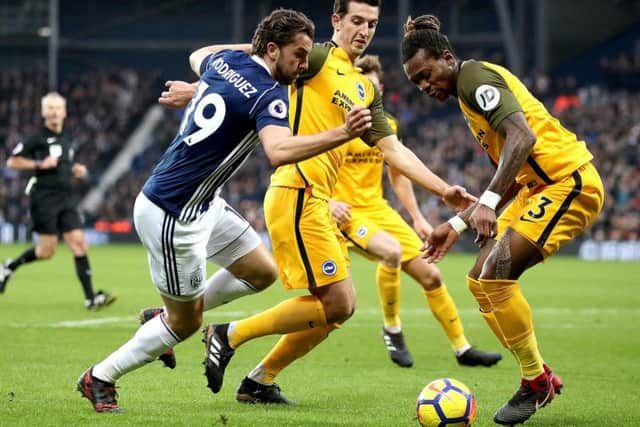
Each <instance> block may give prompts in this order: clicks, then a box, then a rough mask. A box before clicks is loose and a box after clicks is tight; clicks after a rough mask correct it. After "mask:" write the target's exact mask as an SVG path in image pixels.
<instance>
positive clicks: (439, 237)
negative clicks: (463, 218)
mask: <svg viewBox="0 0 640 427" xmlns="http://www.w3.org/2000/svg"><path fill="white" fill-rule="evenodd" d="M458 236H459V234H458V233H456V231H455V230H454V229H453V228H452V227H451V224H449V223H448V222H444V223H442V224H440V225H439V226H437V227H436V228H435V229H434V230H433V232H432V233H431V235H429V239H428V240H427V243H426V246H425V247H424V248H423V249H424V254H422V258H425V259H426V260H427V262H428V263H435V262H439V261H440V260H442V258H444V256H445V255H446V254H447V252H448V251H449V249H451V246H453V244H454V243H455V242H456V240H458Z"/></svg>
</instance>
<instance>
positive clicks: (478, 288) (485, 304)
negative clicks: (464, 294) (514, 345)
mask: <svg viewBox="0 0 640 427" xmlns="http://www.w3.org/2000/svg"><path fill="white" fill-rule="evenodd" d="M467 286H468V287H469V290H470V291H471V293H472V294H473V296H474V297H475V299H476V301H477V302H478V305H479V306H480V315H481V316H482V318H483V319H484V320H485V322H487V325H489V328H490V329H491V331H493V334H494V335H495V336H496V338H498V341H500V343H501V344H502V346H503V347H504V348H506V349H509V345H508V344H507V341H506V340H505V338H504V334H503V333H502V329H500V325H498V321H497V320H496V316H495V315H494V314H493V307H491V302H490V301H489V298H488V297H487V294H486V293H485V292H484V291H483V290H482V285H480V282H479V281H478V280H476V279H474V278H472V277H469V276H467Z"/></svg>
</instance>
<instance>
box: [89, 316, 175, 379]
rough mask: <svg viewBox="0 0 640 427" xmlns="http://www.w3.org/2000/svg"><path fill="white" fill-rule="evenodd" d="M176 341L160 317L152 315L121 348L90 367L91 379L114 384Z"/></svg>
mask: <svg viewBox="0 0 640 427" xmlns="http://www.w3.org/2000/svg"><path fill="white" fill-rule="evenodd" d="M179 342H180V339H179V338H178V336H177V335H176V334H175V333H174V332H173V331H172V330H171V329H170V328H169V326H168V325H167V324H166V323H165V320H164V315H161V316H156V317H154V318H153V319H151V320H149V321H148V322H146V323H145V324H144V325H142V326H140V328H139V329H138V332H136V334H135V335H134V336H133V338H131V339H130V340H129V341H128V342H126V343H125V344H124V345H123V346H122V347H120V348H119V349H117V350H116V351H115V352H113V353H111V355H109V357H107V358H106V359H104V360H103V361H102V362H100V363H98V364H97V365H95V366H94V367H93V376H94V377H96V378H98V379H100V380H102V381H106V382H108V383H112V384H114V383H115V382H116V381H117V380H118V378H120V377H121V376H123V375H124V374H126V373H127V372H131V371H133V370H134V369H137V368H139V367H140V366H142V365H146V364H147V363H150V362H153V361H154V360H156V358H157V357H158V356H160V355H161V354H162V353H164V352H165V351H167V350H169V349H170V348H173V347H174V346H175V345H176V344H178V343H179Z"/></svg>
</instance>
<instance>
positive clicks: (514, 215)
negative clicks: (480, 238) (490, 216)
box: [497, 163, 604, 258]
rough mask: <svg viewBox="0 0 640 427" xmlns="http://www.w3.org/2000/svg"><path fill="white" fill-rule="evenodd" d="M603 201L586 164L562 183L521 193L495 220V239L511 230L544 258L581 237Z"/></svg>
mask: <svg viewBox="0 0 640 427" xmlns="http://www.w3.org/2000/svg"><path fill="white" fill-rule="evenodd" d="M603 202H604V188H603V186H602V180H601V179H600V175H599V174H598V171H597V170H596V168H595V166H593V164H592V163H587V164H586V165H583V166H581V167H580V168H579V169H578V170H576V171H575V172H574V173H573V174H572V175H570V176H568V177H567V178H565V179H564V180H562V181H559V182H556V183H553V184H550V185H542V186H538V187H534V188H532V189H528V188H523V189H522V190H520V192H519V193H518V194H517V195H516V197H515V199H514V200H513V202H511V204H510V205H509V206H507V208H506V209H505V210H504V212H503V213H502V214H501V215H500V217H499V218H498V236H497V239H499V238H500V237H501V235H502V233H504V231H505V230H506V228H507V227H511V228H512V229H513V230H515V231H516V232H517V233H518V234H520V235H522V236H523V237H525V238H526V239H527V240H529V241H530V242H531V243H533V244H535V245H536V246H537V247H538V248H539V249H540V252H541V253H542V256H543V257H545V258H547V257H548V256H551V255H552V254H554V253H555V252H556V251H557V250H558V249H560V246H562V245H563V244H564V243H566V242H568V241H570V240H572V239H573V238H575V237H576V236H578V235H579V234H581V233H582V232H583V231H584V230H585V228H587V226H589V224H591V223H592V222H593V221H594V220H595V219H596V217H597V216H598V214H599V213H600V210H601V209H602V204H603Z"/></svg>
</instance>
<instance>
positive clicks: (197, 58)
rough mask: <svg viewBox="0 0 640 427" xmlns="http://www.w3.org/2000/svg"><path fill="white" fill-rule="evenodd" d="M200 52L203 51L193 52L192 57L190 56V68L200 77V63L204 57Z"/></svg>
mask: <svg viewBox="0 0 640 427" xmlns="http://www.w3.org/2000/svg"><path fill="white" fill-rule="evenodd" d="M200 50H201V49H199V50H196V51H193V52H191V55H189V66H190V67H191V69H192V70H193V72H194V73H196V74H197V75H198V76H199V75H200V62H201V57H202V55H201V53H200Z"/></svg>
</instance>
